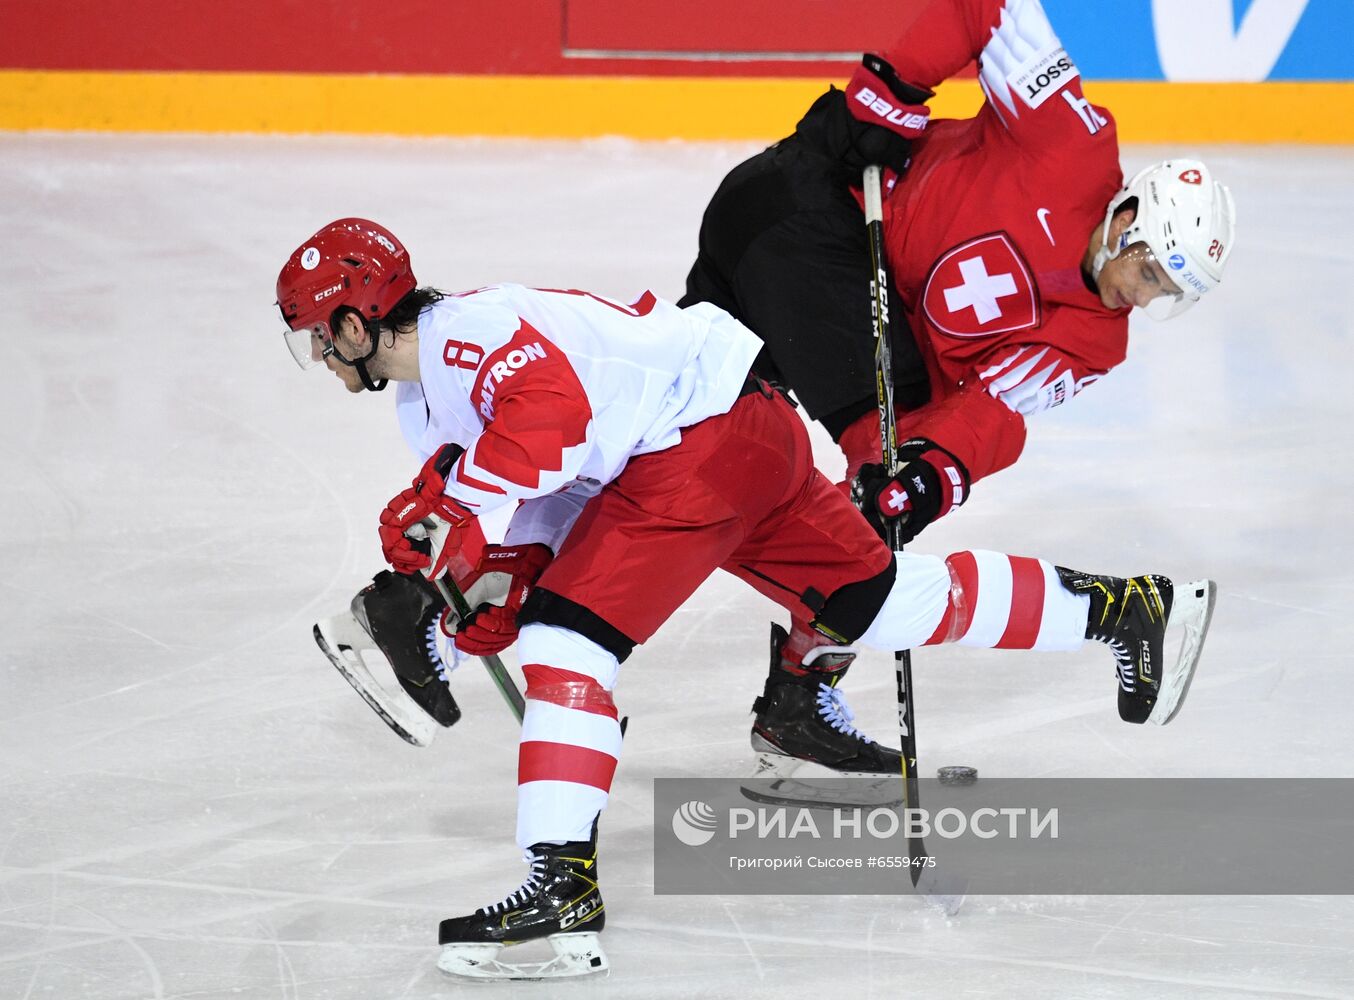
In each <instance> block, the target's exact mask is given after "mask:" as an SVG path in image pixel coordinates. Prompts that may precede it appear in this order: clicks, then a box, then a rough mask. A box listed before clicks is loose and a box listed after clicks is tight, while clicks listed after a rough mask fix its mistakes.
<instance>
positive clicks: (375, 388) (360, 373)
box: [334, 320, 390, 392]
mask: <svg viewBox="0 0 1354 1000" xmlns="http://www.w3.org/2000/svg"><path fill="white" fill-rule="evenodd" d="M362 325H363V326H364V327H365V328H366V331H367V334H368V336H370V337H371V350H369V351H368V352H367V353H366V354H364V355H362V357H360V358H354V359H352V360H351V361H350V360H349V359H348V358H345V357H344V356H343V354H342V352H340V351H338V350H337V349H335V351H334V357H336V358H338V359H339V361H340V362H341V363H342V364H345V365H347V366H348V367H349V368H356V369H357V377H358V378H359V379H361V380H362V388H364V389H366V390H368V391H369V392H380V391H381V390H382V389H384V388H385V387H386V385H387V384H388V383H389V381H390V380H389V379H384V378H382V379H373V378H372V377H371V372H369V371H367V362H368V361H370V360H371V359H372V358H374V357H376V346H377V344H378V343H379V342H380V328H379V327H378V326H377V325H376V324H374V323H372V324H368V323H367V322H366V321H365V320H362Z"/></svg>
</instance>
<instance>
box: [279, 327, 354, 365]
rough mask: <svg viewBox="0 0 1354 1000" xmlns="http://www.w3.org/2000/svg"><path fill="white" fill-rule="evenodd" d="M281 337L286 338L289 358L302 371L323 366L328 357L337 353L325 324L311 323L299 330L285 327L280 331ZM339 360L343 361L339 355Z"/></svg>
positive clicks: (330, 333)
mask: <svg viewBox="0 0 1354 1000" xmlns="http://www.w3.org/2000/svg"><path fill="white" fill-rule="evenodd" d="M282 336H283V337H285V338H286V341H287V350H289V351H291V356H292V357H293V358H295V359H296V363H297V364H298V365H300V366H301V370H302V371H304V370H306V369H308V368H314V367H315V366H316V365H319V364H323V363H324V359H325V358H327V357H329V355H331V354H337V353H338V352H337V351H336V350H335V348H334V335H333V333H332V332H331V331H330V329H329V324H328V323H325V322H320V323H312V324H311V325H310V326H303V327H301V328H300V329H299V330H293V329H292V328H291V327H287V328H286V329H285V330H283V331H282ZM339 358H340V360H343V358H342V356H341V355H339Z"/></svg>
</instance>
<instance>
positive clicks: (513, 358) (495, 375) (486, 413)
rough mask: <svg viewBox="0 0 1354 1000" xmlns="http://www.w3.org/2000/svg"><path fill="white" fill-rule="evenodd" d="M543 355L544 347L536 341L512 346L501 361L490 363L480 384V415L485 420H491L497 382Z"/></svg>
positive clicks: (509, 376)
mask: <svg viewBox="0 0 1354 1000" xmlns="http://www.w3.org/2000/svg"><path fill="white" fill-rule="evenodd" d="M544 357H545V348H544V347H542V346H541V344H540V342H539V341H537V342H536V343H534V344H523V345H522V346H521V347H514V348H513V349H512V350H511V351H509V352H508V353H507V354H505V355H503V359H502V360H501V361H495V362H494V363H493V364H492V365H490V366H489V369H488V371H487V372H486V374H485V376H484V384H483V385H482V386H480V416H482V417H483V418H484V419H485V420H493V419H494V394H495V393H496V392H497V391H498V386H499V384H500V383H501V382H502V381H503V380H504V379H506V378H511V377H512V376H514V375H516V374H517V372H518V371H520V370H521V369H522V368H525V367H526V366H527V365H528V364H530V363H531V362H533V361H540V360H541V359H543V358H544Z"/></svg>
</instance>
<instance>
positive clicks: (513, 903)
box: [480, 851, 549, 913]
mask: <svg viewBox="0 0 1354 1000" xmlns="http://www.w3.org/2000/svg"><path fill="white" fill-rule="evenodd" d="M522 857H523V858H524V859H525V860H526V861H527V862H528V863H529V864H530V865H531V872H530V874H528V875H527V878H526V881H525V882H523V883H522V884H521V885H520V886H518V887H517V888H516V889H514V890H513V891H512V892H510V893H508V895H507V897H506V898H505V899H503V900H502V901H501V902H498V903H494V904H493V905H492V906H486V907H484V908H483V909H482V910H481V911H480V912H481V913H502V912H503V911H505V910H509V909H512V908H514V907H518V906H521V905H522V904H523V903H525V902H526V901H527V900H528V899H530V898H531V896H532V895H533V894H534V893H535V892H536V890H537V889H539V888H540V887H541V883H542V882H543V881H545V873H546V864H547V862H548V860H549V859H548V858H546V856H545V855H544V854H536V853H534V852H532V851H523V852H522Z"/></svg>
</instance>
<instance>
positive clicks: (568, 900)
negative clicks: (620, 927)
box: [437, 824, 609, 979]
mask: <svg viewBox="0 0 1354 1000" xmlns="http://www.w3.org/2000/svg"><path fill="white" fill-rule="evenodd" d="M526 858H527V862H528V863H529V864H530V865H531V874H530V875H528V876H527V880H526V881H525V882H523V883H522V886H521V888H519V889H518V890H517V891H516V892H513V893H512V894H511V895H509V896H508V898H507V899H505V900H503V901H502V902H501V903H495V904H493V905H492V906H485V907H482V908H481V909H478V910H476V911H475V912H474V913H472V914H471V915H470V916H468V917H453V918H451V919H449V920H443V921H442V923H441V925H440V926H439V927H438V931H437V940H438V943H439V944H441V945H442V953H441V955H440V956H439V957H438V960H437V967H438V968H439V969H441V970H442V971H443V972H446V973H450V974H451V975H454V976H463V977H467V978H470V979H556V978H563V977H566V976H585V975H588V974H590V973H594V972H605V971H606V970H607V969H608V968H609V965H608V962H607V957H606V953H605V952H604V951H603V950H602V943H601V939H600V938H599V937H598V934H599V932H600V931H601V930H602V928H603V927H604V926H606V907H605V905H604V904H603V903H602V894H601V892H600V891H599V890H598V888H597V826H596V824H594V825H593V832H592V839H591V840H584V841H576V842H573V843H568V844H561V845H556V844H536V845H534V846H532V847H531V848H530V849H529V850H528V851H527V853H526ZM541 940H545V941H547V942H548V943H549V945H550V948H551V949H552V951H553V952H554V955H553V956H552V957H551V958H548V959H544V960H540V961H533V962H517V963H514V962H501V961H499V958H498V956H499V953H500V952H501V951H502V950H503V948H504V947H506V946H510V945H519V944H527V943H530V942H533V941H541Z"/></svg>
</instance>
